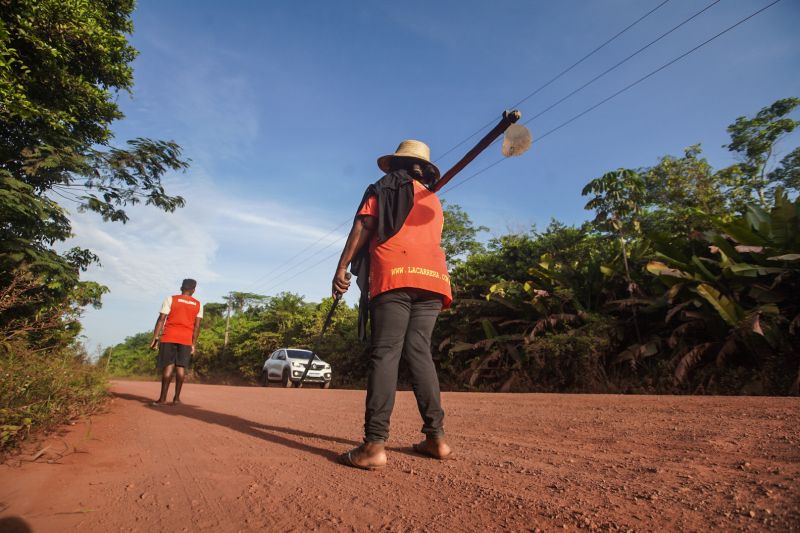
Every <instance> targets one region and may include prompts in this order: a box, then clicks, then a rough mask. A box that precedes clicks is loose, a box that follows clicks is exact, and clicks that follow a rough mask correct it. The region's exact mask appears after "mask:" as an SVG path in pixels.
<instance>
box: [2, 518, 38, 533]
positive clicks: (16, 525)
mask: <svg viewBox="0 0 800 533" xmlns="http://www.w3.org/2000/svg"><path fill="white" fill-rule="evenodd" d="M32 531H33V529H31V526H29V525H28V523H27V522H26V521H25V520H23V519H22V518H20V517H19V516H7V517H5V518H0V533H32Z"/></svg>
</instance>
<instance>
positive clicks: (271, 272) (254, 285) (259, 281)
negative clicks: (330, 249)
mask: <svg viewBox="0 0 800 533" xmlns="http://www.w3.org/2000/svg"><path fill="white" fill-rule="evenodd" d="M348 222H350V219H347V220H345V221H344V222H342V223H341V224H339V225H338V226H336V227H335V228H333V229H332V230H330V231H329V232H328V233H326V234H325V235H323V236H322V237H320V238H319V239H317V240H316V241H314V242H312V243H311V244H309V245H308V246H306V247H305V248H303V249H302V250H300V251H299V252H297V253H296V254H294V255H293V256H292V257H290V258H289V259H287V260H286V261H284V262H283V266H286V265H287V264H289V263H291V262H292V261H294V260H295V259H296V258H298V257H300V255H302V254H304V253H305V252H306V251H308V250H310V249H311V248H313V247H314V246H316V245H317V244H319V243H320V242H322V241H323V240H324V239H326V238H327V237H328V236H330V235H332V234H333V233H335V232H336V231H338V230H339V229H340V228H341V227H342V226H344V225H345V224H347V223H348ZM329 246H330V245H329ZM323 250H324V248H323ZM312 257H313V256H312ZM300 264H301V263H298V264H297V265H293V266H295V267H296V266H299V265H300ZM280 268H281V266H280V265H279V266H276V267H274V268H272V269H271V270H269V271H268V272H267V273H266V274H264V275H262V276H261V277H259V278H258V279H257V280H256V281H254V282H253V283H252V284H251V285H250V288H249V289H247V290H246V291H244V292H253V291H254V290H255V289H256V288H258V287H259V286H260V285H261V284H262V283H263V282H264V281H265V280H266V279H267V278H269V277H271V276H273V275H275V276H281V275H283V274H284V273H285V272H286V270H282V271H281V272H278V273H276V271H277V270H278V269H280ZM291 268H293V267H292V266H290V267H289V269H288V270H291Z"/></svg>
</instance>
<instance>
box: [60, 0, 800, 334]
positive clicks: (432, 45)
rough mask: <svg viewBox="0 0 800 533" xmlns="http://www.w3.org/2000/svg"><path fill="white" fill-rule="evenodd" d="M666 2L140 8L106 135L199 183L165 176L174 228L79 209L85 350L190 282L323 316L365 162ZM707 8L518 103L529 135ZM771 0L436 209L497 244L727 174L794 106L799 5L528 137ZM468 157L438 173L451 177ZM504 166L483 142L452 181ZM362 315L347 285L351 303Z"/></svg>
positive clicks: (565, 61) (650, 54)
mask: <svg viewBox="0 0 800 533" xmlns="http://www.w3.org/2000/svg"><path fill="white" fill-rule="evenodd" d="M659 3H661V0H647V1H645V0H639V1H633V0H603V1H593V2H586V1H578V0H564V1H561V2H544V1H532V0H527V1H525V0H498V1H495V2H479V1H463V0H462V1H441V2H423V1H407V2H403V3H402V4H398V3H396V2H392V3H390V2H354V1H340V2H324V1H308V2H302V3H301V2H258V1H248V2H245V1H240V2H226V3H220V2H211V1H207V2H206V1H193V2H188V1H183V2H179V1H173V2H156V1H153V0H150V1H146V0H143V1H140V3H139V6H138V7H137V10H136V12H135V14H134V22H135V32H134V34H133V35H132V36H131V42H132V44H133V45H134V46H135V47H136V48H137V49H138V50H139V51H140V55H139V57H138V58H137V59H136V61H135V63H134V68H135V79H136V82H135V88H134V90H133V94H132V95H127V94H120V95H119V98H118V101H119V104H120V106H121V108H122V110H123V111H124V113H125V115H126V118H125V119H124V120H122V121H120V122H119V123H117V124H116V125H115V132H116V138H117V141H118V142H120V143H121V142H123V141H124V140H126V139H130V138H134V137H140V136H144V137H152V138H159V139H172V140H175V141H177V142H178V143H179V144H181V145H182V146H183V148H184V152H185V155H186V156H187V157H189V158H191V159H192V167H191V169H190V170H189V171H188V172H186V173H184V174H176V175H170V176H168V177H167V178H166V180H165V181H166V183H167V185H168V189H169V191H170V192H172V193H175V194H181V195H182V196H184V197H185V198H186V201H187V206H186V207H185V208H184V209H181V210H179V211H178V212H176V213H173V214H164V213H161V212H158V211H156V210H155V209H153V208H147V207H136V208H134V209H131V210H130V215H131V221H130V222H129V223H128V224H126V225H121V224H110V223H103V222H102V221H101V220H99V218H98V217H97V216H95V215H93V214H78V213H74V214H73V217H72V218H73V223H74V231H75V234H76V236H75V238H74V239H73V240H74V244H79V245H83V246H87V247H89V248H92V249H93V250H95V251H96V252H97V253H98V255H100V257H101V260H102V266H101V267H94V268H92V270H91V271H90V272H89V274H88V276H87V278H89V279H94V280H97V281H100V282H102V283H104V284H106V285H107V286H108V287H109V288H110V289H111V293H110V294H109V295H107V296H106V297H105V299H104V306H103V309H102V310H99V311H95V310H91V311H88V312H87V313H86V316H85V319H84V324H85V335H86V337H87V341H88V344H89V346H90V347H92V348H94V347H96V346H98V345H102V346H107V345H110V344H113V343H116V342H119V341H121V340H122V339H123V338H124V337H125V336H127V335H130V334H133V333H136V332H138V331H143V330H147V329H149V328H151V327H152V326H153V323H154V321H155V318H156V316H157V313H158V309H159V304H160V302H161V301H162V300H163V298H164V297H165V296H167V295H168V294H172V293H173V292H174V291H175V290H176V289H177V287H178V286H179V284H180V280H181V279H182V278H183V277H195V278H197V279H198V282H199V285H198V291H197V294H196V296H197V297H198V298H199V299H200V300H202V301H204V302H208V301H220V299H221V297H222V296H223V295H224V294H226V293H227V292H228V291H231V290H242V291H253V292H262V293H266V294H275V293H277V292H280V291H293V292H297V293H300V294H304V295H305V296H306V297H307V299H308V300H311V301H317V300H319V299H320V298H322V297H323V296H325V295H327V294H328V291H329V287H330V278H331V276H332V275H333V272H334V269H335V265H336V257H330V258H329V259H327V260H324V259H325V258H326V257H328V256H330V255H331V254H334V253H335V252H337V251H338V250H340V249H341V244H340V242H342V241H343V238H344V236H345V235H346V231H347V229H348V228H347V227H344V226H343V227H341V228H339V229H338V230H337V231H335V232H333V233H332V234H329V233H330V231H331V230H332V229H334V228H335V227H337V226H339V225H340V224H342V223H344V222H345V221H347V220H348V219H349V218H350V217H351V216H352V214H353V212H354V210H355V208H356V203H357V202H358V200H359V199H360V198H361V194H362V192H363V190H364V187H365V186H366V185H367V184H369V183H371V182H372V181H374V180H376V179H377V178H379V177H380V172H379V171H378V169H377V167H376V165H375V160H376V158H377V157H378V156H380V155H383V154H386V153H391V152H392V151H394V149H395V147H396V146H397V144H398V143H399V141H401V140H403V139H406V138H415V139H420V140H423V141H425V142H427V143H428V144H429V145H430V146H431V149H432V156H433V158H434V159H437V158H438V157H439V155H440V154H443V153H444V152H445V151H447V150H449V149H450V148H452V147H453V145H455V144H456V143H458V142H459V141H461V140H463V139H464V138H465V137H466V136H468V135H469V134H471V133H473V132H474V131H475V130H476V129H477V128H479V127H480V126H481V125H483V124H485V123H487V122H488V121H490V120H492V118H493V117H495V118H499V115H500V113H501V112H502V111H503V109H505V108H506V107H507V106H510V105H512V104H513V103H514V102H517V101H519V100H520V99H522V98H523V97H524V96H526V95H527V94H529V93H530V92H532V91H533V90H534V89H536V88H537V87H539V86H540V85H542V84H543V83H544V82H546V81H547V80H549V79H550V78H552V77H553V76H554V75H556V74H557V73H558V72H560V71H561V70H562V69H564V68H565V67H567V66H569V65H570V64H572V63H574V62H575V61H576V60H577V59H579V58H580V57H582V56H583V55H585V54H586V53H588V52H589V51H590V50H592V49H593V48H595V47H596V46H597V45H599V44H600V43H602V42H604V41H605V40H606V39H608V38H609V37H611V36H612V35H614V34H615V33H617V32H618V31H620V30H621V29H622V28H624V27H625V26H627V25H628V24H630V23H631V22H633V21H634V20H635V19H637V18H638V17H640V16H641V15H643V14H644V13H646V12H647V11H649V10H650V9H652V8H653V7H655V6H656V5H658V4H659ZM709 3H711V0H708V1H707V2H699V1H694V0H670V1H669V2H668V3H666V4H665V5H664V6H662V7H661V8H659V9H658V10H657V11H655V12H654V13H653V14H652V15H650V16H649V17H648V18H646V19H645V20H643V21H642V22H640V23H639V24H638V25H636V26H635V27H634V28H632V29H631V30H629V31H628V32H626V33H625V34H624V35H622V36H621V37H620V38H618V39H617V40H615V41H614V42H613V43H611V44H609V45H608V46H606V47H605V48H603V49H602V50H601V51H600V52H598V53H597V54H595V55H594V56H592V57H591V58H590V59H588V60H587V61H585V62H584V63H583V64H581V65H580V66H579V67H577V68H575V69H574V70H572V71H571V72H569V73H568V74H567V75H565V76H563V77H562V78H561V79H559V80H558V81H557V82H555V83H553V84H552V85H551V86H549V87H548V88H546V89H545V90H543V91H541V92H540V93H539V94H537V95H536V96H535V97H533V98H531V99H530V100H528V101H527V102H525V103H524V104H523V105H522V106H521V107H520V109H521V111H522V112H523V118H525V116H527V117H531V116H533V115H534V114H536V113H537V112H539V111H540V110H542V109H544V108H546V107H548V106H549V105H550V104H552V103H553V102H555V101H556V100H558V99H559V98H561V97H562V96H564V95H565V94H567V93H569V92H571V91H572V90H574V89H575V88H577V87H579V86H580V85H582V84H583V83H584V82H586V81H587V80H589V79H591V78H593V77H594V76H595V75H597V74H598V73H600V72H602V71H603V70H605V69H606V68H608V67H609V66H611V65H613V64H614V63H616V62H617V61H619V60H620V59H622V58H624V57H626V56H627V55H629V54H630V53H632V52H633V51H635V50H636V49H638V48H640V47H641V46H643V45H644V44H646V43H648V42H649V41H651V40H653V39H654V38H655V37H657V36H658V35H660V34H662V33H663V32H665V31H667V30H669V29H670V28H672V27H673V26H675V25H676V24H678V23H680V22H681V21H683V20H684V19H686V18H687V17H689V16H690V15H692V14H693V13H695V12H696V11H698V10H700V9H701V8H702V7H704V6H705V5H707V4H709ZM768 3H769V2H768V1H766V0H764V1H755V0H722V1H721V2H719V3H718V4H716V5H714V6H713V7H711V8H710V9H708V11H706V12H705V13H703V14H702V15H700V16H698V17H697V18H696V19H695V20H693V21H692V22H690V23H688V24H687V25H685V26H684V27H682V28H680V29H679V30H677V31H675V32H674V33H672V34H671V35H669V36H668V37H666V38H665V39H663V40H662V41H660V42H658V43H657V44H655V45H653V46H652V47H651V48H649V49H647V50H646V51H645V52H643V53H641V54H640V55H638V56H637V57H635V58H633V59H632V60H630V61H629V62H627V63H625V64H624V65H623V66H622V67H620V68H618V69H616V70H615V71H614V72H613V73H611V74H609V75H608V76H605V77H604V78H602V79H600V80H598V81H597V82H596V83H594V84H592V85H591V86H589V87H587V88H586V89H584V90H582V91H581V92H579V93H578V94H576V95H575V96H573V97H571V98H570V99H568V100H567V101H565V102H563V103H562V104H560V105H558V106H556V107H555V108H553V109H552V110H551V111H549V112H547V113H545V114H543V115H542V116H541V117H540V118H538V119H536V120H535V121H533V122H531V123H530V124H529V127H530V129H531V131H532V133H533V137H534V144H533V147H532V148H531V150H530V151H529V152H528V153H526V154H524V155H523V156H522V157H519V158H513V159H509V160H507V161H504V162H503V163H501V164H499V165H497V166H495V167H493V168H492V169H490V170H488V171H486V172H485V173H483V174H481V175H480V176H479V177H477V178H475V179H473V180H471V181H469V182H468V183H466V184H464V185H463V186H462V187H459V188H458V189H457V190H454V191H453V192H452V193H450V194H447V195H445V197H444V199H446V200H447V201H449V202H452V203H457V204H459V205H461V206H462V207H463V208H464V209H465V210H466V211H467V212H468V213H469V215H470V216H471V217H472V219H473V221H474V222H475V223H477V224H482V225H485V226H488V227H490V228H491V231H490V232H489V233H487V234H486V235H485V237H486V238H489V237H491V236H496V235H501V234H504V233H507V232H509V231H524V230H527V229H528V228H530V227H531V226H532V225H537V226H538V227H543V226H545V225H546V224H547V223H548V222H549V220H550V219H552V218H556V219H559V220H561V221H563V222H566V223H580V222H581V221H583V220H585V219H586V218H588V217H589V216H590V214H589V213H588V212H586V211H584V210H583V205H584V203H585V199H584V198H582V197H581V196H580V190H581V188H582V187H583V185H584V184H585V183H586V182H587V181H589V180H590V179H592V178H594V177H597V176H599V175H601V174H603V173H604V172H606V171H608V170H612V169H615V168H618V167H620V166H624V167H638V166H644V165H651V164H653V163H655V162H656V161H657V159H658V157H660V156H663V155H667V154H674V155H678V154H680V153H681V151H682V150H683V148H685V147H686V146H689V145H691V144H694V143H702V145H703V148H704V150H705V154H706V156H707V157H708V159H709V160H710V161H711V163H712V164H713V165H714V166H715V167H721V166H724V165H727V164H730V163H732V162H733V159H732V157H731V155H730V154H729V153H728V152H727V151H726V150H725V149H724V148H722V145H723V144H725V143H726V141H727V136H726V132H725V128H726V126H727V125H728V124H730V123H731V122H733V120H735V118H736V117H737V116H740V115H744V114H753V113H755V112H757V111H758V110H759V109H760V108H761V107H763V106H765V105H768V104H770V103H772V102H773V101H774V100H776V99H778V98H783V97H787V96H800V68H798V67H800V37H799V36H798V33H797V31H796V25H797V21H798V20H800V3H798V2H796V1H794V0H783V1H782V2H780V3H778V4H777V5H775V6H774V7H772V8H770V9H768V10H767V11H765V12H764V13H762V14H761V15H759V16H757V17H755V18H754V19H752V20H750V21H748V22H747V23H745V24H743V25H742V26H740V27H738V28H736V29H735V30H733V31H731V32H730V33H728V34H726V35H724V36H722V37H720V38H719V39H717V40H716V41H714V42H713V43H711V44H710V45H708V46H706V47H704V48H702V49H701V50H699V51H698V52H696V53H694V54H692V55H690V56H688V57H687V58H685V59H684V60H682V61H680V62H679V63H676V64H675V65H673V66H671V67H669V68H668V69H666V70H664V71H662V72H660V73H658V74H657V75H655V76H653V77H652V78H650V79H648V80H646V81H645V82H643V83H641V84H639V85H638V86H636V87H635V88H633V89H632V90H630V91H628V92H626V93H624V94H622V95H620V96H618V97H617V98H615V99H613V100H611V101H609V102H608V103H606V104H604V105H602V106H600V107H599V108H598V109H596V110H595V111H593V112H591V113H589V114H588V115H586V116H584V117H582V118H580V119H578V120H576V121H575V122H573V123H571V124H570V125H568V126H566V127H564V128H563V129H561V130H559V131H558V132H556V133H554V134H553V135H551V136H548V137H547V138H546V139H543V140H542V142H541V143H537V140H536V139H537V136H538V135H540V134H542V133H544V132H546V131H548V130H549V129H551V128H553V127H555V126H557V125H559V124H561V123H562V122H564V121H566V120H568V119H569V118H571V117H572V116H574V115H575V114H577V113H579V112H581V111H583V110H584V109H586V108H587V107H589V106H591V105H593V104H595V103H596V102H598V101H600V100H602V99H603V98H605V97H607V96H608V95H610V94H612V93H614V92H615V91H617V90H618V89H620V88H622V87H624V86H625V85H627V84H628V83H630V82H631V81H634V80H635V79H637V78H639V77H640V76H642V75H644V74H646V73H648V72H650V71H651V70H654V69H655V68H657V67H659V66H661V65H662V64H664V63H666V62H667V61H669V60H671V59H673V58H674V57H676V56H677V55H679V54H681V53H683V52H685V51H687V50H689V49H690V48H692V47H694V46H696V45H697V44H700V43H701V42H703V41H705V40H706V39H708V38H709V37H711V36H713V35H714V34H716V33H718V32H719V31H721V30H722V29H724V28H726V27H728V26H730V25H731V24H733V23H734V22H736V21H738V20H739V19H741V18H744V17H745V16H747V15H749V14H750V13H752V12H753V11H755V10H757V9H759V8H760V7H763V6H764V5H767V4H768ZM797 141H798V136H795V137H793V138H792V139H788V140H787V142H786V143H785V144H784V145H783V149H784V150H785V151H788V149H791V148H792V147H794V146H796V145H797ZM473 142H474V141H473ZM468 147H469V145H464V146H462V147H461V148H459V149H458V150H455V151H454V152H453V153H450V154H448V155H447V157H445V158H442V159H441V160H439V161H437V163H438V164H439V166H440V167H441V168H442V170H445V169H447V168H449V166H450V165H452V164H453V163H454V162H455V161H456V160H457V159H458V157H460V156H461V155H462V154H463V152H464V151H465V150H466V149H467V148H468ZM500 157H501V155H500V150H499V147H498V146H494V147H491V148H490V149H489V150H487V152H485V153H484V154H482V156H481V157H479V158H478V159H477V160H476V161H475V162H474V163H472V165H471V166H470V167H468V168H467V169H466V170H465V171H463V173H462V174H461V175H460V176H459V177H460V178H461V179H464V178H466V177H469V176H470V175H472V174H473V173H474V172H476V171H478V170H480V169H482V168H484V167H485V166H487V165H488V164H490V163H492V162H494V161H495V160H497V159H498V158H500ZM458 179H459V178H456V183H457V182H458ZM308 247H310V248H309V249H308V250H307V251H306V252H304V253H303V254H301V255H300V256H299V257H297V258H296V259H294V260H293V261H291V262H289V263H287V260H289V259H291V258H292V257H293V256H295V255H296V254H297V253H298V252H300V251H302V250H303V249H305V248H308ZM319 261H322V262H321V263H320V264H318V265H316V266H313V267H312V265H314V263H317V262H319ZM298 263H301V265H300V266H295V265H297V264H298ZM307 267H311V268H309V269H308V270H307V271H306V272H303V273H301V274H299V275H296V274H298V273H299V272H300V271H301V270H303V269H304V268H307ZM293 275H294V276H295V277H293V278H292V279H287V278H289V277H291V276H293ZM356 299H357V289H355V287H354V290H352V291H351V292H350V293H348V297H347V300H348V301H349V302H351V303H352V302H354V301H356Z"/></svg>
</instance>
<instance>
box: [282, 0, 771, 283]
mask: <svg viewBox="0 0 800 533" xmlns="http://www.w3.org/2000/svg"><path fill="white" fill-rule="evenodd" d="M719 1H720V0H716V1H714V2H712V3H711V4H709V5H708V6H706V7H705V8H703V9H702V10H700V11H699V12H697V13H695V14H694V15H692V16H691V17H689V18H688V19H686V20H684V21H683V22H681V23H680V24H678V25H677V26H675V27H674V28H672V29H671V30H669V31H667V32H666V33H664V34H662V35H661V36H660V37H658V38H657V39H655V40H654V41H651V42H650V43H648V44H647V45H645V46H644V47H643V48H640V49H639V50H637V52H634V53H633V54H631V55H630V56H628V57H627V58H625V59H624V60H622V61H620V62H619V63H617V64H615V65H614V66H613V67H610V68H609V69H607V70H606V71H604V72H603V73H601V74H600V75H599V76H597V77H595V78H593V79H592V80H590V81H589V82H587V83H586V84H584V85H583V86H582V87H580V88H579V89H577V90H576V91H573V92H572V93H570V94H569V95H567V96H566V97H564V98H562V99H561V100H559V101H558V102H556V103H555V104H553V105H552V106H550V107H548V108H547V109H545V110H543V111H542V112H540V113H539V114H537V115H535V116H533V117H531V118H529V119H528V120H526V121H525V122H524V123H523V124H529V123H530V122H531V121H532V120H534V119H535V118H538V117H539V116H541V115H542V114H543V113H544V112H546V111H548V110H549V109H552V108H553V107H555V105H557V104H558V103H561V102H562V101H564V100H565V99H566V98H569V97H570V96H572V95H573V94H575V93H576V92H578V91H579V90H581V89H583V88H585V87H586V86H588V85H589V84H591V83H593V82H594V81H596V80H597V79H599V78H600V77H602V76H604V75H606V74H608V73H609V72H610V71H611V70H613V69H615V68H617V67H619V66H620V65H621V64H622V63H624V62H626V61H628V60H629V59H631V58H632V57H634V56H635V55H637V54H638V53H640V52H642V51H643V50H644V49H646V48H648V47H649V46H651V45H653V44H655V42H657V41H659V40H661V39H662V38H664V37H666V36H667V35H669V34H670V33H672V32H674V31H675V30H677V29H678V28H679V27H681V26H683V25H684V24H686V23H688V22H689V21H690V20H692V19H694V18H696V17H697V16H699V15H700V14H701V13H703V12H705V11H706V10H708V9H709V8H711V7H712V6H714V5H715V4H717V3H718V2H719ZM778 2H780V0H774V1H773V2H771V3H770V4H768V5H766V6H764V7H763V8H761V9H759V10H757V11H755V12H753V13H752V14H750V15H748V16H747V17H745V18H743V19H741V20H739V21H738V22H736V23H735V24H733V25H731V26H729V27H727V28H726V29H724V30H722V31H721V32H719V33H717V34H716V35H714V36H713V37H711V38H709V39H707V40H706V41H704V42H702V43H700V44H699V45H697V46H695V47H693V48H691V49H690V50H688V51H687V52H684V53H683V54H681V55H679V56H677V57H676V58H674V59H672V60H671V61H669V62H667V63H665V64H663V65H661V66H660V67H658V68H657V69H655V70H653V71H651V72H649V73H648V74H646V75H644V76H642V77H640V78H638V79H637V80H635V81H634V82H632V83H630V84H628V85H626V86H625V87H623V88H622V89H620V90H618V91H616V92H615V93H613V94H611V95H610V96H608V97H606V98H604V99H602V100H601V101H599V102H597V103H596V104H594V105H592V106H590V107H589V108H587V109H585V110H583V111H582V112H580V113H578V114H577V115H575V116H573V117H571V118H570V119H568V120H566V121H565V122H563V123H561V124H559V125H558V126H556V127H555V128H552V129H550V130H548V131H547V132H545V133H544V134H543V135H541V136H539V138H538V139H537V141H536V142H537V143H538V142H541V141H542V140H543V139H545V138H546V137H548V136H550V135H552V134H553V133H555V132H556V131H558V130H560V129H562V128H564V127H565V126H567V125H569V124H571V123H572V122H574V121H575V120H577V119H579V118H581V117H582V116H584V115H586V114H588V113H590V112H591V111H593V110H594V109H596V108H598V107H600V106H601V105H603V104H605V103H606V102H608V101H610V100H612V99H613V98H616V97H617V96H619V95H620V94H622V93H624V92H626V91H628V90H630V89H632V88H633V87H635V86H636V85H638V84H640V83H642V82H643V81H645V80H647V79H648V78H650V77H652V76H654V75H655V74H657V73H659V72H661V71H662V70H664V69H666V68H668V67H669V66H671V65H673V64H674V63H676V62H678V61H680V60H682V59H683V58H685V57H687V56H689V55H691V54H692V53H694V52H696V51H697V50H699V49H700V48H703V47H704V46H706V45H708V44H710V43H711V42H712V41H714V40H716V39H718V38H719V37H721V36H722V35H724V34H726V33H728V32H730V31H731V30H733V29H735V28H736V27H738V26H740V25H741V24H744V23H745V22H747V21H748V20H750V19H751V18H753V17H755V16H757V15H759V14H760V13H762V12H763V11H765V10H767V9H769V8H770V7H772V6H774V5H775V4H777V3H778ZM664 3H665V2H664ZM661 5H663V3H662V4H660V5H659V6H657V7H656V8H655V9H658V7H661ZM655 9H654V10H655ZM654 10H653V11H654ZM651 12H652V11H651ZM648 14H649V13H648ZM640 20H641V19H640ZM637 22H638V21H637ZM606 44H607V43H606ZM590 55H591V53H590ZM587 57H588V56H587ZM537 91H538V90H537ZM537 91H534V93H531V95H530V96H533V95H534V94H536V92H537ZM530 96H528V97H526V98H525V99H523V101H524V100H526V99H527V98H530ZM515 105H518V104H515ZM492 123H493V122H492ZM492 123H490V124H489V125H491V124H492ZM484 128H485V126H484ZM484 128H481V130H483V129H484ZM481 130H479V131H478V132H480V131H481ZM478 132H476V133H478ZM474 135H475V134H473V135H472V136H474ZM472 136H470V138H471V137H472ZM468 139H469V138H467V139H465V140H464V141H462V142H461V143H459V145H461V144H463V143H464V142H466V140H468ZM459 145H456V146H455V147H454V148H452V149H451V150H449V151H448V152H446V153H449V152H450V151H452V150H453V149H455V148H457V147H458V146H459ZM446 153H445V154H443V155H442V156H440V158H441V157H443V156H444V155H446ZM506 159H507V158H501V159H498V160H496V161H494V162H493V163H491V164H489V165H487V166H486V167H484V168H482V169H480V170H478V171H477V172H475V173H473V174H471V175H470V176H469V177H467V178H465V179H463V180H461V181H460V182H459V183H456V184H454V185H452V186H450V187H448V188H447V189H445V190H444V191H442V193H440V196H444V195H446V194H448V193H449V192H451V191H453V190H454V189H456V188H458V187H460V186H462V185H464V184H465V183H467V182H469V181H471V180H473V179H474V178H476V177H478V176H480V175H481V174H483V173H484V172H486V171H488V170H489V169H491V168H493V167H495V166H496V165H499V164H500V163H502V162H503V161H505V160H506ZM339 227H341V226H339ZM337 229H338V228H337ZM337 253H339V252H338V250H337V251H336V252H335V253H334V254H331V255H329V256H327V257H325V258H323V259H322V260H320V261H318V262H316V263H314V264H312V265H310V266H308V267H307V268H305V269H303V270H302V271H300V272H298V273H296V274H294V275H293V276H291V277H290V278H287V279H285V280H282V282H281V283H285V282H286V281H289V280H291V279H294V278H295V277H297V276H299V275H300V274H302V273H305V272H307V271H308V270H310V269H311V268H314V267H315V266H317V265H319V264H321V263H322V262H324V261H326V260H328V259H330V258H332V257H333V256H335V255H336V254H337ZM290 270H291V269H290Z"/></svg>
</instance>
